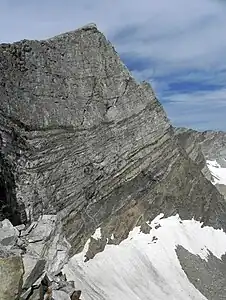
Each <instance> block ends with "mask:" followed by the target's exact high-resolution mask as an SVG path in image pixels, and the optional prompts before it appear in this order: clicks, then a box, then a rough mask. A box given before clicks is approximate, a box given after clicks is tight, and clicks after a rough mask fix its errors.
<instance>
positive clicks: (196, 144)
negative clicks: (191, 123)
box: [175, 128, 226, 197]
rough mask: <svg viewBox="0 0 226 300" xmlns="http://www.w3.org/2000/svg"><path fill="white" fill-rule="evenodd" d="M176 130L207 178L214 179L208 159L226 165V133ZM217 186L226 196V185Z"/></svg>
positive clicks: (189, 153)
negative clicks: (207, 162) (208, 165)
mask: <svg viewBox="0 0 226 300" xmlns="http://www.w3.org/2000/svg"><path fill="white" fill-rule="evenodd" d="M175 132H176V135H177V136H178V138H179V141H180V143H181V145H182V147H183V148H185V150H186V152H187V153H188V155H189V157H190V158H191V159H192V160H194V161H195V162H196V163H197V164H198V166H199V167H200V168H201V169H202V172H203V174H204V175H205V176H206V178H207V179H208V180H210V181H213V177H212V175H211V173H210V171H209V169H208V167H207V164H206V161H207V160H210V161H217V163H218V164H219V165H220V166H221V167H223V168H225V167H226V160H225V158H226V133H225V132H222V131H211V130H209V131H203V132H199V131H196V130H193V129H187V128H175ZM215 186H216V187H217V189H218V190H219V191H220V193H221V194H223V195H224V196H225V197H226V186H225V185H223V184H216V185H215Z"/></svg>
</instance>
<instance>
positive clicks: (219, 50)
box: [0, 0, 226, 130]
mask: <svg viewBox="0 0 226 300" xmlns="http://www.w3.org/2000/svg"><path fill="white" fill-rule="evenodd" d="M225 15H226V3H225V2H224V1H221V0H199V1H197V0H171V1H168V0H158V1H155V0H141V1H138V0H134V1H131V0H124V1H121V0H120V1H119V0H114V1H113V0H108V1H107V0H106V1H103V0H96V1H92V0H78V1H74V0H65V1H63V2H62V1H55V0H48V1H44V0H39V1H34V0H23V1H17V0H2V1H1V4H0V26H1V28H4V30H1V34H0V41H1V42H12V41H16V40H20V39H24V38H29V39H43V38H48V37H50V36H53V35H56V34H59V33H62V32H64V31H68V30H73V29H75V28H77V27H80V26H82V25H84V24H86V23H90V22H94V23H97V25H98V27H99V29H100V30H101V31H103V32H104V33H105V34H106V35H107V37H108V38H109V39H110V40H111V41H112V42H113V43H114V44H115V46H116V49H117V51H118V52H119V54H120V56H121V57H122V59H123V61H124V62H125V63H126V65H127V66H128V68H129V69H130V70H131V71H132V72H133V74H134V75H135V76H136V78H137V79H138V80H147V81H150V82H151V83H152V85H153V87H154V89H155V90H156V93H157V96H158V98H159V99H160V101H161V102H162V103H163V106H164V108H165V109H166V111H167V113H168V115H169V117H170V119H171V121H172V123H173V124H175V125H177V126H189V127H193V128H197V129H200V130H205V129H222V130H226V123H225V122H224V112H226V105H225V104H224V103H226V89H225V78H226V59H225V53H226V39H225V32H226V18H225Z"/></svg>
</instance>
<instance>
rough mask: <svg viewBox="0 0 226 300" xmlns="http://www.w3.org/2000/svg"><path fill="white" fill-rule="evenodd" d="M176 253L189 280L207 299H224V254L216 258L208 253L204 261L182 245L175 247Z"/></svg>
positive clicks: (225, 289)
mask: <svg viewBox="0 0 226 300" xmlns="http://www.w3.org/2000/svg"><path fill="white" fill-rule="evenodd" d="M176 253H177V256H178V259H179V260H180V264H181V267H182V268H183V270H184V271H185V273H186V275H187V277H188V278H189V280H190V281H191V282H192V284H193V285H194V286H195V287H196V288H197V289H198V290H199V291H200V292H201V293H202V294H203V295H204V296H205V297H206V298H207V299H214V300H222V299H225V293H226V279H225V278H226V277H225V276H226V261H225V256H223V257H222V259H218V258H217V257H215V256H214V255H213V254H212V253H210V255H209V257H208V261H206V260H203V259H201V258H200V257H199V256H196V255H194V254H192V253H190V252H189V251H188V250H186V249H184V248H183V247H182V246H178V247H177V249H176Z"/></svg>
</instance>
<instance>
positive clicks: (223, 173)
mask: <svg viewBox="0 0 226 300" xmlns="http://www.w3.org/2000/svg"><path fill="white" fill-rule="evenodd" d="M206 163H207V167H208V169H209V170H210V173H211V175H212V177H213V182H212V183H213V184H217V183H218V184H224V185H226V168H222V167H221V166H220V165H219V164H218V163H217V161H216V160H207V161H206Z"/></svg>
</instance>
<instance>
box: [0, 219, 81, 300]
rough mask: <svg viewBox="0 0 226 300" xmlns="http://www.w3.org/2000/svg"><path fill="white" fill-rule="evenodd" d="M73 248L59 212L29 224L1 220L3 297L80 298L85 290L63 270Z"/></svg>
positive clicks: (28, 299)
mask: <svg viewBox="0 0 226 300" xmlns="http://www.w3.org/2000/svg"><path fill="white" fill-rule="evenodd" d="M69 250H70V244H69V243H68V242H67V241H66V239H65V238H64V236H63V235H62V233H61V222H60V221H59V220H58V217H57V216H56V215H43V216H41V217H40V218H39V219H38V221H36V222H33V223H32V224H31V225H30V226H29V227H25V225H19V226H15V227H14V226H13V225H12V224H11V222H10V221H9V220H7V219H5V220H3V221H2V222H0V299H1V300H8V299H20V300H43V299H46V300H47V299H49V300H50V299H54V300H70V299H73V300H79V298H80V295H81V291H79V290H76V288H75V286H74V282H73V281H67V279H66V276H65V275H63V274H62V272H61V269H62V267H63V266H64V264H65V263H66V262H67V260H68V253H69Z"/></svg>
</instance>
